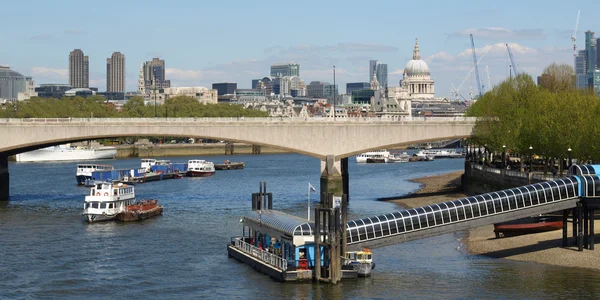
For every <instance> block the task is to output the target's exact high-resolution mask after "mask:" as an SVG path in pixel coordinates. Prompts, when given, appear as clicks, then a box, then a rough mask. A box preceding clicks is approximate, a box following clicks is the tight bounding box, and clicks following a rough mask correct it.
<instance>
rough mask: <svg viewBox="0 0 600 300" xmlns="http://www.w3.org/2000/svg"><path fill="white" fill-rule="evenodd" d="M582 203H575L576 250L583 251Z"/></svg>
mask: <svg viewBox="0 0 600 300" xmlns="http://www.w3.org/2000/svg"><path fill="white" fill-rule="evenodd" d="M582 215H583V205H582V204H581V202H578V203H577V251H579V252H581V251H583V226H581V225H582V224H581V223H583V216H582Z"/></svg>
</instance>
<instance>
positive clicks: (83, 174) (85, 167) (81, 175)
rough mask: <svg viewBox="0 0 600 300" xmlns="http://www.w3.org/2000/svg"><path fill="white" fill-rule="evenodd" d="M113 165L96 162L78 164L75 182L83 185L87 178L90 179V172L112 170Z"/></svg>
mask: <svg viewBox="0 0 600 300" xmlns="http://www.w3.org/2000/svg"><path fill="white" fill-rule="evenodd" d="M113 169H114V167H113V166H111V165H97V164H78V165H77V172H76V174H75V177H76V178H77V184H79V185H83V184H85V181H86V180H87V179H92V172H94V171H105V170H113Z"/></svg>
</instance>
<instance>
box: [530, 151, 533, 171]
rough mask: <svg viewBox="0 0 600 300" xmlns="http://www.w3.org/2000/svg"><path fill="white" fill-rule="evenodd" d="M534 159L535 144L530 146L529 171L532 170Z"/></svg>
mask: <svg viewBox="0 0 600 300" xmlns="http://www.w3.org/2000/svg"><path fill="white" fill-rule="evenodd" d="M532 160H533V146H531V145H530V146H529V172H531V165H532V163H531V161H532Z"/></svg>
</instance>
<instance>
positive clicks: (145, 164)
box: [141, 158, 156, 172]
mask: <svg viewBox="0 0 600 300" xmlns="http://www.w3.org/2000/svg"><path fill="white" fill-rule="evenodd" d="M155 164H156V159H154V158H142V164H141V167H142V168H144V169H145V170H146V172H150V168H151V167H152V166H154V165H155Z"/></svg>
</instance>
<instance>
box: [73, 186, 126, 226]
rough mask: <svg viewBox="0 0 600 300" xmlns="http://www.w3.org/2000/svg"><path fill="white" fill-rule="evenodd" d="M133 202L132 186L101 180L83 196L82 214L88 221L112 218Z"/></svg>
mask: <svg viewBox="0 0 600 300" xmlns="http://www.w3.org/2000/svg"><path fill="white" fill-rule="evenodd" d="M134 202H135V192H134V188H133V186H128V185H126V184H122V183H119V184H113V183H110V182H101V183H98V184H96V185H95V186H94V187H92V188H91V189H90V194H89V195H87V196H85V204H84V208H83V215H84V216H85V218H86V220H87V221H88V222H90V223H92V222H99V221H108V220H114V219H116V218H117V215H118V214H119V213H121V212H123V211H125V207H126V206H127V205H131V204H133V203H134Z"/></svg>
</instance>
